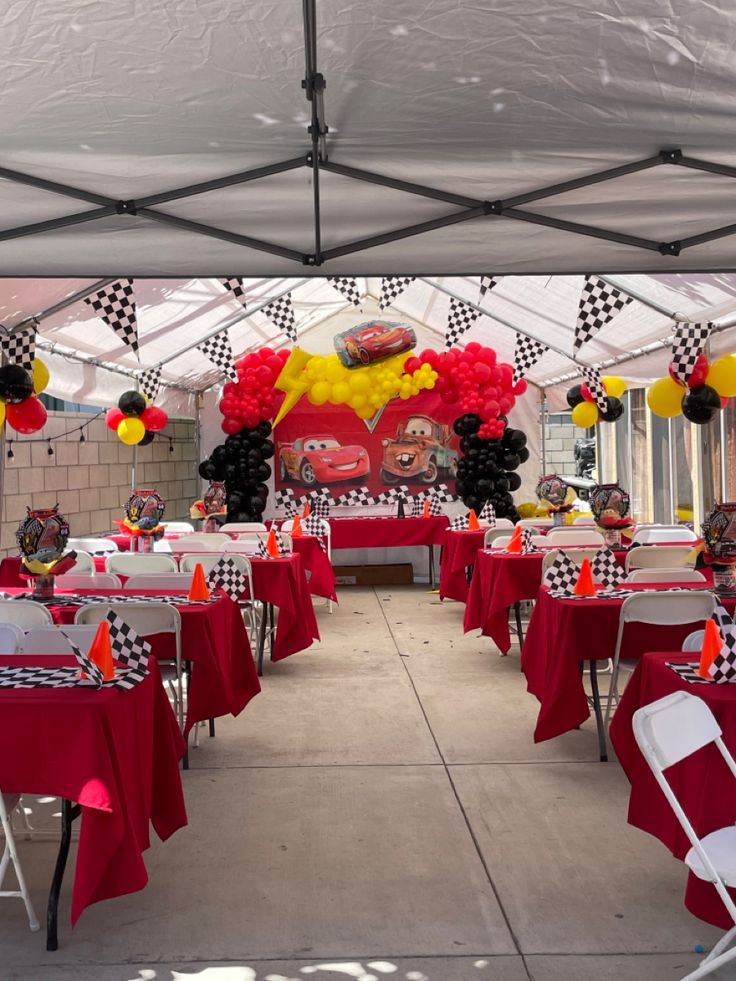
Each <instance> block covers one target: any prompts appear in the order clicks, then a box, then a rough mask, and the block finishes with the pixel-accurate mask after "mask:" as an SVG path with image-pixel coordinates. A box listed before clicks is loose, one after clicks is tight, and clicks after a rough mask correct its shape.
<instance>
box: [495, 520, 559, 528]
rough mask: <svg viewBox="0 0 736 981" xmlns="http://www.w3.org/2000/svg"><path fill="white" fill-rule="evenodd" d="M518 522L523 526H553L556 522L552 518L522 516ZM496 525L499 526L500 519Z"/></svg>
mask: <svg viewBox="0 0 736 981" xmlns="http://www.w3.org/2000/svg"><path fill="white" fill-rule="evenodd" d="M505 520H506V521H508V520H509V519H508V518H506V519H505ZM517 524H518V525H519V527H521V528H551V527H552V525H553V524H554V522H553V520H552V518H522V519H521V521H519V522H517ZM496 527H498V521H496Z"/></svg>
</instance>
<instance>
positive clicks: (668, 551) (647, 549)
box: [626, 545, 692, 572]
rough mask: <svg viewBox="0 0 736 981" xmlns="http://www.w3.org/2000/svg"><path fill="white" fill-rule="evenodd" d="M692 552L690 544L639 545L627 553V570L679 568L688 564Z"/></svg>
mask: <svg viewBox="0 0 736 981" xmlns="http://www.w3.org/2000/svg"><path fill="white" fill-rule="evenodd" d="M691 554H692V548H691V547H690V546H689V545H662V546H657V545H637V546H635V547H634V548H632V549H631V550H630V551H629V552H627V553H626V571H627V572H629V571H630V570H631V569H679V568H680V567H681V566H687V565H688V560H689V558H690V555H691ZM690 561H692V560H690Z"/></svg>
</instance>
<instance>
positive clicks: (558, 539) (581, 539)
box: [547, 527, 604, 548]
mask: <svg viewBox="0 0 736 981" xmlns="http://www.w3.org/2000/svg"><path fill="white" fill-rule="evenodd" d="M603 541H604V539H603V535H601V533H600V532H599V531H596V530H595V528H563V527H558V528H550V530H549V531H548V532H547V544H548V545H579V546H580V547H581V548H587V547H588V546H590V545H602V544H603Z"/></svg>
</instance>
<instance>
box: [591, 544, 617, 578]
mask: <svg viewBox="0 0 736 981" xmlns="http://www.w3.org/2000/svg"><path fill="white" fill-rule="evenodd" d="M590 571H591V572H592V573H593V580H594V581H595V582H597V583H598V584H599V585H600V586H605V587H607V588H608V587H610V586H615V585H617V584H618V583H620V582H623V581H624V580H625V579H626V573H625V572H624V570H623V568H622V567H621V566H620V565H619V563H618V562H617V561H616V556H615V555H614V554H613V552H612V551H611V549H610V548H608V547H607V546H605V545H604V546H603V547H602V548H599V549H598V551H597V552H596V553H595V555H594V556H593V558H592V560H591V563H590Z"/></svg>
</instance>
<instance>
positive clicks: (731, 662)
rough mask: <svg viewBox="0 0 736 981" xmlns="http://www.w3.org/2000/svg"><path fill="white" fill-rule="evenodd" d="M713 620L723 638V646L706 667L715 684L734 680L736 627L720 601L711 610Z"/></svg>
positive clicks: (735, 680) (735, 669) (735, 675)
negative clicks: (708, 666)
mask: <svg viewBox="0 0 736 981" xmlns="http://www.w3.org/2000/svg"><path fill="white" fill-rule="evenodd" d="M713 620H715V622H716V626H717V627H718V630H719V631H720V634H721V637H722V638H723V648H722V650H721V653H720V654H719V655H718V657H717V658H716V659H715V660H714V661H713V663H712V664H711V666H710V668H709V669H708V671H709V674H710V676H711V678H712V679H713V681H715V683H716V684H717V685H724V684H728V683H730V682H736V627H735V626H734V622H733V620H732V619H731V617H730V616H729V615H728V613H726V611H725V610H724V609H723V607H722V606H721V604H720V603H717V604H716V608H715V610H714V611H713Z"/></svg>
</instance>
